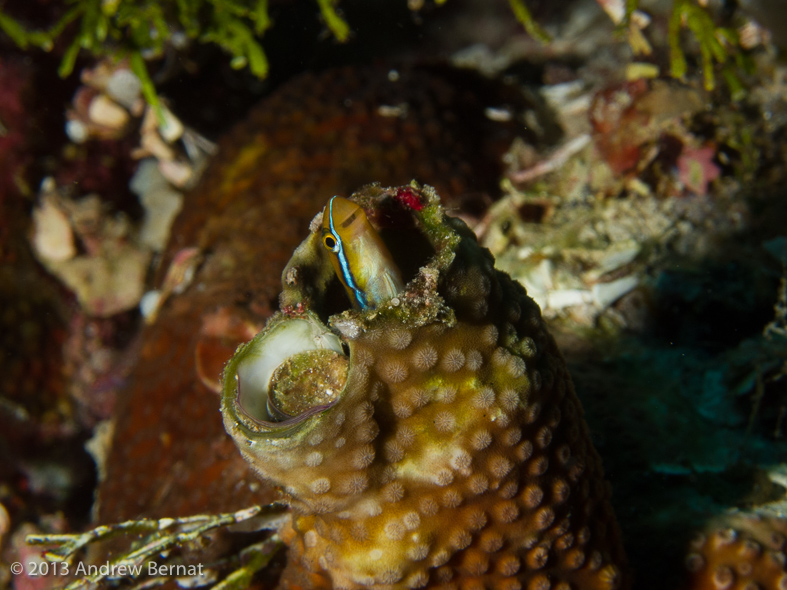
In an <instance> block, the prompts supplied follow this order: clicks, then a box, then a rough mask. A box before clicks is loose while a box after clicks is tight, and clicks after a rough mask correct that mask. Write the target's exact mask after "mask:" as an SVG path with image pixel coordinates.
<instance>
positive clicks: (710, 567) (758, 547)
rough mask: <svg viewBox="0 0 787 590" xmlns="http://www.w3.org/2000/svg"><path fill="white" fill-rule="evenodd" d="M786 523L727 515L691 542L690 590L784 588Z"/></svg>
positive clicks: (786, 574) (786, 575)
mask: <svg viewBox="0 0 787 590" xmlns="http://www.w3.org/2000/svg"><path fill="white" fill-rule="evenodd" d="M786 534H787V523H785V521H784V520H783V519H779V518H771V517H760V516H753V515H737V516H729V517H725V518H723V519H722V521H721V522H717V523H715V525H713V526H710V527H708V530H707V531H706V532H705V533H703V534H700V535H698V536H697V537H696V538H695V539H694V540H693V541H692V542H691V547H690V553H689V554H688V555H687V557H686V568H687V569H688V570H689V580H688V584H687V585H686V588H687V589H690V590H733V589H736V590H737V589H740V590H743V589H745V590H756V589H767V590H784V589H787V568H785V564H787V555H785V542H786V540H787V537H785V535H786Z"/></svg>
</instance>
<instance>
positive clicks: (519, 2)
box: [508, 0, 551, 43]
mask: <svg viewBox="0 0 787 590" xmlns="http://www.w3.org/2000/svg"><path fill="white" fill-rule="evenodd" d="M508 3H509V4H510V5H511V10H512V12H513V13H514V16H516V19H517V20H518V21H519V22H520V23H521V25H522V26H523V27H525V30H526V31H527V32H528V34H529V35H530V36H532V37H534V38H536V39H538V40H539V41H541V42H542V43H549V41H550V40H551V39H550V37H549V35H548V34H547V32H546V31H545V30H544V29H542V28H541V27H540V26H539V24H538V23H537V22H536V21H535V20H534V19H533V15H532V14H530V10H528V8H527V5H525V3H524V2H523V0H508Z"/></svg>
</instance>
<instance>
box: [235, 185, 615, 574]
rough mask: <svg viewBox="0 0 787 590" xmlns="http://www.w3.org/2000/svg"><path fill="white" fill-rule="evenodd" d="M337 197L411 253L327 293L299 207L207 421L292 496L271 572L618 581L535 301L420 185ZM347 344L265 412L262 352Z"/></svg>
mask: <svg viewBox="0 0 787 590" xmlns="http://www.w3.org/2000/svg"><path fill="white" fill-rule="evenodd" d="M403 195H406V196H407V197H408V198H407V199H405V198H402V196H403ZM353 199H354V200H355V202H357V203H358V204H359V205H360V206H361V207H362V208H363V209H364V211H365V212H366V214H367V216H368V217H369V219H370V221H371V222H372V223H373V224H375V225H376V226H377V230H379V231H380V233H381V235H383V237H384V238H385V240H386V242H387V245H388V246H389V248H390V249H391V251H392V253H393V257H394V259H395V261H396V262H397V263H398V264H399V265H400V266H402V268H403V271H404V268H405V266H407V263H408V262H409V266H411V267H413V270H412V271H411V272H410V273H409V275H410V276H408V272H407V271H404V272H403V276H404V278H405V280H407V279H410V280H409V282H408V283H407V286H406V287H405V290H404V292H402V293H399V294H398V295H397V296H395V297H393V298H391V299H390V300H389V301H386V302H383V303H382V304H381V305H379V306H378V307H377V308H376V309H369V310H363V311H361V310H349V309H346V308H348V307H349V303H347V304H345V310H344V311H340V310H339V309H336V310H332V309H331V307H332V305H335V303H332V300H331V293H332V289H333V288H334V287H336V286H337V285H336V283H337V281H336V280H334V279H333V268H332V266H331V264H330V262H329V259H328V256H327V254H326V250H325V248H324V246H323V241H322V235H321V234H322V230H321V224H320V223H318V221H319V220H320V218H319V217H318V218H317V219H316V220H315V222H313V223H312V233H311V234H310V236H309V237H308V238H307V239H306V241H305V242H304V243H303V244H301V246H300V247H299V248H298V249H297V250H296V252H295V254H294V256H293V258H292V259H291V261H290V263H289V264H288V265H287V267H286V268H285V270H284V273H283V278H284V281H283V283H284V293H283V294H282V296H281V303H282V310H283V312H280V313H278V314H276V315H275V316H274V317H273V318H272V320H271V321H270V322H269V323H268V325H267V327H266V328H265V329H264V330H263V331H262V332H260V334H258V335H257V336H256V337H255V338H254V340H252V341H251V342H250V343H248V344H247V345H244V346H243V347H241V348H240V349H239V350H238V352H237V353H236V355H235V356H234V357H233V359H232V360H231V361H230V363H229V364H228V366H227V369H226V371H225V382H224V393H223V400H222V412H223V415H224V421H225V427H226V428H227V430H228V432H229V433H230V434H231V435H232V436H233V438H234V439H235V442H236V444H237V445H238V447H239V449H240V450H241V452H242V454H243V456H244V457H245V458H246V459H247V461H249V462H250V463H251V464H252V466H253V467H254V469H255V470H256V471H257V472H258V473H259V474H260V475H261V476H262V477H263V478H264V479H266V480H268V481H270V482H272V483H274V484H276V485H278V486H281V487H282V489H283V492H284V494H285V497H286V499H287V500H288V501H289V503H290V504H291V506H292V507H293V513H292V517H291V520H290V522H289V524H288V525H286V526H285V528H284V530H283V531H282V532H283V537H284V538H285V540H286V542H287V543H288V544H289V546H290V554H289V564H288V569H287V570H286V571H285V573H284V578H283V581H282V585H283V586H284V587H287V588H297V587H318V586H319V587H333V588H348V589H350V588H370V587H371V588H423V587H429V588H442V587H444V588H457V587H459V586H461V587H462V588H494V589H501V590H502V589H511V590H513V589H518V588H531V589H541V590H546V589H548V588H551V589H556V590H557V589H560V590H568V589H569V588H574V589H582V590H589V589H603V588H607V589H612V588H626V587H628V580H627V578H626V574H625V571H624V569H623V568H624V563H623V562H624V557H623V552H622V548H621V545H620V535H619V531H618V527H617V524H616V522H615V518H614V516H613V514H612V511H611V509H610V506H609V503H608V496H609V493H608V487H607V485H606V484H605V482H604V480H603V474H602V469H601V464H600V461H599V458H598V456H597V455H596V452H595V450H594V449H593V447H592V445H591V442H590V438H589V435H588V431H587V428H586V426H585V424H584V422H583V419H582V408H581V406H580V404H579V401H578V400H577V398H576V396H575V394H574V389H573V385H572V383H571V379H570V377H569V374H568V372H567V370H566V367H565V363H564V361H563V359H562V357H561V355H560V353H559V352H558V350H557V349H556V347H555V344H554V341H553V340H552V338H551V337H550V336H549V334H548V333H547V331H546V327H545V325H544V322H543V320H542V318H541V314H540V311H539V308H538V306H537V305H536V304H535V303H534V302H533V301H532V299H530V298H529V297H528V296H527V294H526V293H525V291H524V289H522V287H521V286H520V285H518V284H517V283H514V282H513V281H512V280H511V279H510V278H509V277H508V276H507V275H505V274H503V273H500V272H498V271H495V270H494V260H493V259H492V257H491V255H490V254H489V252H488V251H487V250H484V249H481V248H480V247H479V246H478V244H477V242H476V240H475V237H474V236H473V234H472V233H471V232H470V231H469V230H468V229H467V227H466V226H465V225H464V223H463V222H461V221H459V220H457V219H453V218H450V217H447V216H446V215H445V214H444V211H443V209H442V207H441V205H440V202H439V198H438V197H437V195H436V194H435V193H434V191H433V190H432V189H429V188H428V187H427V188H423V189H422V188H420V187H417V186H415V185H413V186H411V187H409V188H406V189H405V188H402V187H400V188H398V189H397V188H393V189H382V188H380V187H378V186H375V185H372V186H369V187H366V188H364V189H362V190H361V191H359V192H358V193H356V194H355V195H354V196H353ZM413 261H415V264H413ZM335 291H338V289H335ZM326 319H327V321H328V323H329V324H330V325H331V326H332V328H333V330H330V329H329V328H328V327H327V326H326V325H325V324H323V323H322V322H323V321H324V320H326ZM337 336H338V339H337ZM337 340H340V343H339V342H337ZM299 350H302V351H304V352H299ZM314 351H318V352H316V353H315V352H314ZM342 351H344V352H342ZM347 351H348V354H349V368H347V364H346V362H345V363H344V364H342V365H341V366H339V367H337V369H336V370H337V371H342V370H344V371H347V377H346V385H345V386H344V388H343V389H342V391H340V392H338V395H336V396H335V397H332V398H331V399H330V400H329V401H326V399H327V398H326V396H324V395H318V394H319V393H320V392H315V395H314V400H308V399H307V400H306V403H305V404H302V405H301V406H300V407H301V409H302V410H303V411H302V413H301V414H299V415H295V416H290V415H286V414H285V415H280V412H279V411H278V410H277V403H278V402H277V400H276V398H275V396H276V395H278V394H277V393H275V394H272V393H271V391H273V390H276V388H277V386H278V384H277V383H276V381H277V377H276V375H275V374H274V373H273V365H275V364H276V363H280V362H283V360H284V358H285V357H287V356H288V355H292V357H291V358H297V357H298V355H302V354H307V353H308V354H318V355H322V356H323V357H324V358H325V361H324V362H325V363H326V364H327V365H330V364H331V363H332V362H333V361H332V360H331V359H333V358H336V357H338V356H342V355H343V354H346V353H347ZM337 352H338V353H339V354H338V355H337V354H336V353H337ZM295 364H297V363H296V362H295V361H293V365H295ZM271 374H273V377H272V378H271ZM290 378H292V376H291V375H290ZM312 378H313V377H312V376H311V375H309V374H306V373H304V376H303V378H302V379H301V380H300V381H299V382H298V387H299V391H301V392H303V386H304V382H308V381H309V379H312ZM268 379H270V386H269V384H268V382H267V380H268ZM324 382H325V381H324V379H322V378H317V377H314V383H315V385H314V388H315V389H319V388H320V387H324ZM266 395H267V401H266V400H265V396H266ZM272 396H273V397H272Z"/></svg>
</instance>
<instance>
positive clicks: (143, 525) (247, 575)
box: [26, 504, 284, 590]
mask: <svg viewBox="0 0 787 590" xmlns="http://www.w3.org/2000/svg"><path fill="white" fill-rule="evenodd" d="M283 511H284V507H283V506H281V505H279V504H270V505H268V506H264V507H263V506H250V507H248V508H244V509H243V510H238V511H236V512H229V513H224V514H200V515H196V516H190V517H184V518H161V519H141V520H129V521H126V522H122V523H118V524H111V525H101V526H98V527H96V528H94V529H91V530H89V531H86V532H84V533H76V534H53V535H46V534H44V535H28V536H27V538H26V542H27V543H28V544H30V545H43V546H50V547H54V548H53V549H48V550H46V551H45V552H44V557H45V558H46V559H47V560H49V561H52V562H71V561H72V560H73V558H74V557H75V556H76V554H77V553H78V552H79V551H81V550H82V549H84V548H85V547H86V546H88V545H90V544H92V543H95V542H98V541H103V540H107V539H110V538H113V537H118V536H125V537H128V538H134V539H136V538H139V537H141V540H140V541H139V542H138V543H136V544H135V546H134V547H133V548H132V549H131V550H129V551H128V552H126V553H122V554H120V555H118V556H116V557H115V558H113V559H112V561H111V562H110V564H109V567H107V568H104V569H103V570H97V571H96V572H95V573H91V574H89V575H86V576H82V577H80V578H78V579H76V580H75V581H73V582H71V583H70V584H69V585H68V586H66V588H65V590H80V589H82V588H95V587H96V586H98V585H100V584H101V583H102V582H104V581H105V580H106V581H109V579H110V577H111V572H113V571H119V570H123V571H134V569H133V568H134V566H139V565H140V564H142V563H144V562H145V561H147V560H152V559H156V558H157V557H158V556H159V555H161V554H162V553H164V552H167V551H168V550H171V549H173V548H178V547H183V546H184V545H186V544H189V543H193V542H195V541H197V540H199V539H200V538H201V537H202V536H203V535H204V534H205V533H207V532H208V531H211V530H213V529H217V528H219V527H226V526H229V525H233V524H238V523H241V522H246V521H249V520H251V519H253V518H257V517H260V518H268V519H271V518H272V517H273V518H275V517H276V516H277V515H280V514H281V513H283ZM263 524H264V523H263ZM260 528H270V527H269V526H261V527H260ZM280 547H281V541H280V539H279V538H278V536H277V535H275V534H274V535H272V536H271V537H270V538H269V539H267V540H266V541H264V542H262V543H258V544H255V545H252V546H249V547H247V548H245V549H244V550H243V551H241V552H240V555H239V558H240V563H241V566H240V567H238V568H236V569H235V570H234V571H233V572H232V573H230V574H229V576H228V577H227V578H226V579H225V580H224V581H223V582H221V583H219V584H218V587H219V588H221V590H232V589H234V588H243V587H245V586H244V585H243V584H244V582H248V580H250V579H251V576H253V575H254V573H255V572H257V571H259V570H260V569H262V568H263V567H265V566H266V565H267V563H268V562H269V561H270V559H271V557H272V556H273V555H274V554H275V552H276V551H277V550H278V549H279V548H280ZM139 571H142V570H139Z"/></svg>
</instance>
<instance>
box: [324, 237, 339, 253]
mask: <svg viewBox="0 0 787 590" xmlns="http://www.w3.org/2000/svg"><path fill="white" fill-rule="evenodd" d="M322 243H323V246H325V247H326V248H328V250H330V251H331V252H338V251H339V243H338V242H337V241H336V238H334V237H333V235H331V234H326V235H325V236H324V237H323V239H322Z"/></svg>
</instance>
